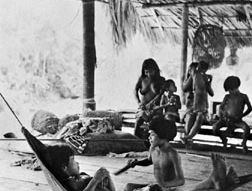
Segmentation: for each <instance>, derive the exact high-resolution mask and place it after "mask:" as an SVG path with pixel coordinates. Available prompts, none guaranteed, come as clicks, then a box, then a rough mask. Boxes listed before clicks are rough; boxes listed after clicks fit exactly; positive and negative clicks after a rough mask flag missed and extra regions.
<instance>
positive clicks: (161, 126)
mask: <svg viewBox="0 0 252 191" xmlns="http://www.w3.org/2000/svg"><path fill="white" fill-rule="evenodd" d="M149 130H152V131H154V132H155V133H156V134H157V136H158V137H159V138H160V139H166V140H168V141H172V140H173V139H174V138H175V136H176V135H177V127H176V124H175V122H174V121H169V120H167V119H165V118H163V117H162V118H161V117H157V118H153V119H152V120H151V122H150V125H149Z"/></svg>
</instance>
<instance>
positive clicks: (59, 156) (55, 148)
mask: <svg viewBox="0 0 252 191" xmlns="http://www.w3.org/2000/svg"><path fill="white" fill-rule="evenodd" d="M46 152H47V160H48V165H49V166H50V169H53V172H54V173H55V174H56V175H57V176H59V177H60V178H62V179H64V178H67V175H66V174H65V172H64V171H63V168H64V167H65V166H67V165H68V164H69V157H71V156H74V151H73V150H72V149H71V147H70V146H68V145H66V144H61V145H52V146H48V147H47V151H46Z"/></svg>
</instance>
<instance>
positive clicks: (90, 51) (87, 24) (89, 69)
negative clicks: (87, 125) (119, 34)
mask: <svg viewBox="0 0 252 191" xmlns="http://www.w3.org/2000/svg"><path fill="white" fill-rule="evenodd" d="M82 5H83V110H82V111H83V114H85V112H86V111H87V110H88V109H91V110H95V107H96V105H95V99H94V89H95V88H94V86H95V80H94V79H95V65H96V51H95V32H94V27H95V2H94V0H82Z"/></svg>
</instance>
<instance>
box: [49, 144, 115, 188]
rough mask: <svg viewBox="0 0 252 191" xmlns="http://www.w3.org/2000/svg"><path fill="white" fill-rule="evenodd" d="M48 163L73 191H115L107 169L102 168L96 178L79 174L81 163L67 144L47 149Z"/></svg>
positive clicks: (97, 172)
mask: <svg viewBox="0 0 252 191" xmlns="http://www.w3.org/2000/svg"><path fill="white" fill-rule="evenodd" d="M46 154H47V161H48V165H49V166H50V168H51V169H53V171H54V173H55V175H57V177H59V178H60V179H61V180H62V182H65V183H66V186H67V188H68V189H69V190H71V191H115V187H114V184H113V181H112V179H111V177H110V174H109V172H108V170H107V169H105V168H100V169H98V170H97V171H96V173H95V175H94V177H91V176H89V175H88V174H86V173H83V172H82V173H80V172H79V163H78V162H77V161H75V159H74V151H73V150H72V149H71V147H70V146H68V145H66V144H62V145H53V146H48V147H47V152H46Z"/></svg>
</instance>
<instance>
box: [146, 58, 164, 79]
mask: <svg viewBox="0 0 252 191" xmlns="http://www.w3.org/2000/svg"><path fill="white" fill-rule="evenodd" d="M145 70H154V71H155V76H160V69H159V67H158V65H157V62H156V61H155V60H154V59H153V58H148V59H146V60H144V62H143V65H142V77H146V75H145V72H144V71H145Z"/></svg>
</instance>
